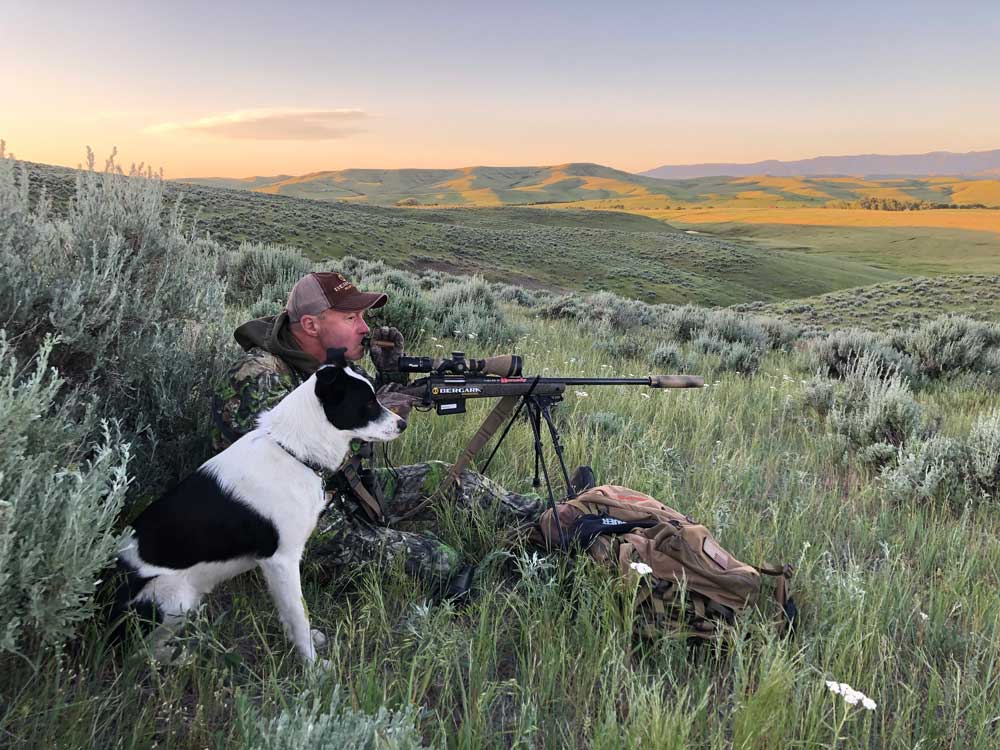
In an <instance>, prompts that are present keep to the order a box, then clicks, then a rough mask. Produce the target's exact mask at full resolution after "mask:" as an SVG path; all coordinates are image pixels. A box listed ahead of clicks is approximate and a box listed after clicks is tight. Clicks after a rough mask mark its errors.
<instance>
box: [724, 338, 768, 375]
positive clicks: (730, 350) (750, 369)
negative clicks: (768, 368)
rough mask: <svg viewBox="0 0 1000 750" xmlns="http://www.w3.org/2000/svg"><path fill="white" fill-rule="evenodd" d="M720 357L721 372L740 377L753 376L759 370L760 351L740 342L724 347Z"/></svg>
mask: <svg viewBox="0 0 1000 750" xmlns="http://www.w3.org/2000/svg"><path fill="white" fill-rule="evenodd" d="M721 357H722V358H721V362H720V367H721V368H722V369H723V370H730V371H732V372H738V373H739V374H740V375H753V374H754V373H755V372H757V370H758V369H759V368H760V350H759V349H757V348H755V347H752V346H749V345H747V344H744V343H742V342H740V341H737V342H734V343H731V344H730V345H729V346H728V347H726V349H725V350H724V351H722V352H721Z"/></svg>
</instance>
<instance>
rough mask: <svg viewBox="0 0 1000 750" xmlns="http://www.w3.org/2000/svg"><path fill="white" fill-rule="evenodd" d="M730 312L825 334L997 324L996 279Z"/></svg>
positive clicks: (999, 284) (894, 284)
mask: <svg viewBox="0 0 1000 750" xmlns="http://www.w3.org/2000/svg"><path fill="white" fill-rule="evenodd" d="M736 309H739V310H745V311H752V312H754V313H756V314H759V315H773V316H775V317H779V318H782V319H784V320H789V321H791V322H794V323H797V324H799V325H802V326H806V327H810V328H817V329H825V330H833V329H837V328H848V327H850V326H858V327H863V328H872V329H877V330H885V329H889V328H894V327H895V328H906V327H910V326H913V325H915V324H917V323H919V322H921V321H924V320H927V319H930V318H935V317H937V316H939V315H944V314H946V313H955V312H957V313H962V314H963V315H969V316H971V317H974V318H978V319H981V320H994V321H1000V276H989V275H948V276H938V277H936V278H932V279H927V278H908V279H901V280H899V281H891V282H886V283H882V284H873V285H871V286H866V287H859V288H857V289H844V290H841V291H839V292H830V293H829V294H823V295H820V296H818V297H803V298H802V299H798V300H794V301H787V302H779V303H773V304H763V303H752V304H749V305H739V306H737V308H736Z"/></svg>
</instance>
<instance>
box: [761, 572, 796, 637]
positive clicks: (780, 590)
mask: <svg viewBox="0 0 1000 750" xmlns="http://www.w3.org/2000/svg"><path fill="white" fill-rule="evenodd" d="M752 567H753V569H754V570H756V571H757V572H758V573H762V574H763V575H766V576H772V577H773V578H775V579H777V580H775V582H774V601H776V602H777V603H778V606H779V607H781V614H782V618H781V629H782V632H784V630H785V629H786V628H787V629H789V630H794V628H795V616H796V614H797V613H798V608H797V607H796V606H795V602H794V601H792V598H791V597H790V596H789V595H788V581H789V580H791V577H792V574H793V573H794V572H795V568H793V567H792V566H791V565H789V564H788V563H785V564H784V565H754V566H752Z"/></svg>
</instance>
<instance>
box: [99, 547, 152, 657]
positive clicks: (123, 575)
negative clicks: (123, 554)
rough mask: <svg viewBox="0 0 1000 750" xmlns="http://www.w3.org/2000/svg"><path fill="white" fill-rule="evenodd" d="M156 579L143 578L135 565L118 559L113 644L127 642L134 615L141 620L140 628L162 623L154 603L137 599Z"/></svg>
mask: <svg viewBox="0 0 1000 750" xmlns="http://www.w3.org/2000/svg"><path fill="white" fill-rule="evenodd" d="M155 577H156V576H151V577H147V576H143V575H142V574H140V573H139V570H138V569H137V568H135V567H134V566H133V565H131V564H129V563H127V562H125V561H124V560H122V559H121V558H118V564H117V566H116V568H115V572H114V576H113V579H114V582H115V593H114V601H113V602H112V605H111V614H110V619H109V624H110V626H111V633H110V636H111V641H112V642H115V643H118V642H121V641H124V640H125V637H126V636H127V635H128V626H129V622H130V620H132V619H133V615H135V616H136V618H137V619H138V620H139V624H140V626H142V625H157V624H159V623H160V622H161V621H162V619H163V618H162V617H161V615H160V612H159V611H158V610H157V609H156V606H155V605H154V604H153V602H152V601H136V597H137V596H139V594H140V593H141V592H142V590H143V589H144V588H145V587H146V584H147V583H149V582H150V581H152V580H153V578H155Z"/></svg>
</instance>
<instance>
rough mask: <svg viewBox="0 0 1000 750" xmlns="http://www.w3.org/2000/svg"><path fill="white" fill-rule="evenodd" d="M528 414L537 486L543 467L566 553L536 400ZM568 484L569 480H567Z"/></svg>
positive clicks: (539, 410) (539, 407)
mask: <svg viewBox="0 0 1000 750" xmlns="http://www.w3.org/2000/svg"><path fill="white" fill-rule="evenodd" d="M528 413H529V414H530V415H531V417H532V419H531V430H532V432H534V433H535V482H536V484H535V486H536V487H537V486H538V484H537V482H538V468H539V467H541V469H542V475H543V476H544V477H545V488H546V490H548V493H549V508H551V509H552V519H553V520H554V521H555V522H556V531H557V532H558V534H559V549H560V550H562V551H563V552H565V551H566V550H567V549H569V540H568V539H566V535H565V533H563V528H562V523H560V521H559V510H558V509H557V508H556V496H555V494H554V493H553V492H552V482H550V481H549V469H548V467H547V466H546V465H545V457H544V455H543V454H542V420H541V416H542V414H543V411H542V407H541V406H540V405H539V403H538V402H537V401H536V400H535V399H534V398H530V403H529V404H528ZM567 483H568V480H567Z"/></svg>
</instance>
